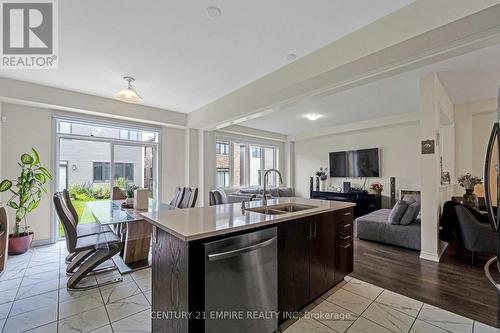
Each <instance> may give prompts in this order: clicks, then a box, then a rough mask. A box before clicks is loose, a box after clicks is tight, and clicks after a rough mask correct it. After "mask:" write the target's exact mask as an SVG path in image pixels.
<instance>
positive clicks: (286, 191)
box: [278, 187, 295, 197]
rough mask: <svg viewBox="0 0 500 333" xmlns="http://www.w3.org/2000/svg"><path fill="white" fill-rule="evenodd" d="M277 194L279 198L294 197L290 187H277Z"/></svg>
mask: <svg viewBox="0 0 500 333" xmlns="http://www.w3.org/2000/svg"><path fill="white" fill-rule="evenodd" d="M278 193H279V196H280V197H293V196H295V194H294V192H293V189H292V188H291V187H278Z"/></svg>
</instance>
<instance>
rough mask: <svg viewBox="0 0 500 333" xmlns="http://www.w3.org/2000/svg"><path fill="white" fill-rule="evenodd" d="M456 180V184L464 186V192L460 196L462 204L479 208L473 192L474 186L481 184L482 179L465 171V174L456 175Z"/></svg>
mask: <svg viewBox="0 0 500 333" xmlns="http://www.w3.org/2000/svg"><path fill="white" fill-rule="evenodd" d="M457 181H458V185H460V186H462V187H463V188H465V194H464V195H463V197H462V205H464V206H468V207H470V208H474V209H479V201H478V199H477V196H476V195H475V194H474V187H475V186H476V185H479V184H482V183H483V180H482V179H481V178H480V177H477V176H473V175H471V174H470V173H466V174H465V175H463V176H460V177H458V179H457Z"/></svg>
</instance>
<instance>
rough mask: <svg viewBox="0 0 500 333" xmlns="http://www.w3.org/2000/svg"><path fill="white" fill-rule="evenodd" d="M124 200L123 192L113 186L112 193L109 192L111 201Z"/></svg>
mask: <svg viewBox="0 0 500 333" xmlns="http://www.w3.org/2000/svg"><path fill="white" fill-rule="evenodd" d="M125 199H127V195H126V194H125V191H124V190H122V189H121V188H119V187H118V186H113V191H112V192H111V200H125Z"/></svg>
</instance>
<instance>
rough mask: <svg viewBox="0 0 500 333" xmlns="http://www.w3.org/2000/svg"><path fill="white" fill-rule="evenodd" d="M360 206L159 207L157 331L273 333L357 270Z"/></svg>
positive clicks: (152, 217)
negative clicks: (356, 219) (355, 215)
mask: <svg viewBox="0 0 500 333" xmlns="http://www.w3.org/2000/svg"><path fill="white" fill-rule="evenodd" d="M353 207H354V204H352V203H348V202H337V201H324V200H313V199H303V198H279V199H273V200H268V202H267V206H263V204H262V202H261V201H252V202H247V203H245V206H244V207H243V206H242V204H240V203H236V204H227V205H218V206H211V207H199V208H191V209H175V210H174V209H172V208H171V207H170V206H166V205H161V204H160V205H156V206H152V207H151V208H150V210H149V211H148V212H147V213H143V214H141V215H142V216H143V217H144V219H145V220H146V221H148V222H150V223H151V224H153V226H154V229H153V273H152V279H153V281H152V303H153V305H152V311H153V312H152V329H153V332H169V333H170V332H225V331H228V332H229V331H231V332H270V333H271V332H273V331H274V330H275V329H276V328H277V325H278V322H280V321H283V320H285V319H288V318H293V317H294V314H295V312H296V311H298V310H300V309H302V308H304V307H305V306H306V305H308V304H310V303H311V302H312V301H314V300H315V299H316V298H318V297H319V296H320V295H322V294H323V293H325V292H326V291H328V290H329V289H331V288H332V287H333V286H334V285H335V284H337V283H339V282H340V281H342V280H343V278H344V277H345V276H346V275H347V274H349V273H350V272H351V271H352V266H353V252H352V251H353V245H352V222H353Z"/></svg>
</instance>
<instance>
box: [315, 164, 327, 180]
mask: <svg viewBox="0 0 500 333" xmlns="http://www.w3.org/2000/svg"><path fill="white" fill-rule="evenodd" d="M327 173H328V168H324V169H323V168H322V167H321V168H319V170H318V171H316V177H319V179H320V180H322V181H325V180H327V178H328V175H327Z"/></svg>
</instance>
